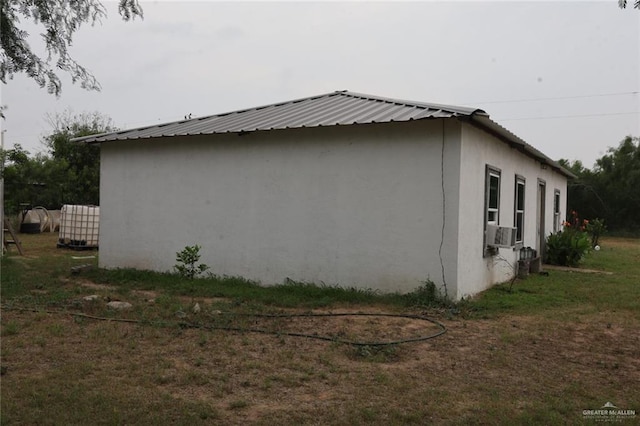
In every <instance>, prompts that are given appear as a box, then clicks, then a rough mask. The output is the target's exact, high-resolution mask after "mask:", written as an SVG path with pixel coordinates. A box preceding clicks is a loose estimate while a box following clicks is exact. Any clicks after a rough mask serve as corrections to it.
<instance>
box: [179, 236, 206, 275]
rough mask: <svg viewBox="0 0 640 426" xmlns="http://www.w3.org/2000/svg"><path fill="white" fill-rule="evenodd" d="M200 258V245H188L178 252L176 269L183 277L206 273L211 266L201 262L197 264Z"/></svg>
mask: <svg viewBox="0 0 640 426" xmlns="http://www.w3.org/2000/svg"><path fill="white" fill-rule="evenodd" d="M199 260H200V246H199V245H197V244H196V245H195V246H186V247H185V248H184V249H182V251H179V252H177V253H176V262H178V263H177V264H176V265H174V269H175V270H176V271H177V272H178V274H179V275H180V276H181V277H183V278H188V279H194V278H196V277H198V276H199V275H201V274H204V273H205V272H206V271H207V270H208V269H209V266H207V265H205V264H204V263H201V264H199V265H196V263H198V261H199Z"/></svg>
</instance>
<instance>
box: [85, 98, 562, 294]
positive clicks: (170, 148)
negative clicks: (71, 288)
mask: <svg viewBox="0 0 640 426" xmlns="http://www.w3.org/2000/svg"><path fill="white" fill-rule="evenodd" d="M80 140H81V141H83V142H85V143H99V144H100V146H101V183H100V200H101V202H100V207H101V224H100V266H102V267H106V268H121V267H122V268H124V267H134V268H141V269H151V270H157V271H169V270H171V269H172V266H173V265H174V264H175V254H176V252H177V251H180V250H181V249H182V248H184V247H185V246H186V245H193V244H199V245H200V246H201V247H202V249H201V253H202V255H203V257H202V259H201V261H202V262H203V263H206V264H208V265H209V266H210V267H211V268H212V271H213V272H214V273H216V274H220V275H223V274H225V275H239V276H243V277H245V278H248V279H252V280H257V281H260V282H261V283H263V284H274V283H281V282H283V281H284V280H285V279H287V278H289V279H292V280H295V281H305V282H315V283H325V284H329V285H333V284H338V285H341V286H345V287H363V288H371V289H379V290H381V291H400V292H407V291H411V290H413V289H415V288H416V287H418V286H420V285H421V284H422V282H423V281H425V280H427V279H430V280H432V281H433V282H435V283H436V284H437V285H438V287H440V288H443V289H444V288H445V286H446V291H447V294H448V296H449V297H451V298H453V299H459V298H461V297H464V296H467V295H472V294H474V293H477V292H479V291H481V290H483V289H486V288H487V287H489V286H491V285H492V284H494V283H498V282H503V281H506V280H508V279H510V277H511V276H512V275H513V273H514V266H515V264H516V263H517V260H518V254H519V248H520V247H523V246H525V247H526V246H530V247H533V248H535V249H538V250H540V249H541V248H542V247H543V240H544V237H545V236H546V235H548V234H549V233H550V232H552V231H553V230H554V229H555V228H556V227H558V226H559V221H560V218H564V217H565V205H566V192H567V191H566V187H567V186H566V185H567V178H568V177H570V176H571V174H570V173H569V172H567V171H566V170H564V169H562V167H560V166H559V165H558V164H557V163H555V162H554V161H552V160H551V159H549V158H548V157H546V156H545V155H544V154H542V153H540V152H539V151H537V150H536V149H534V148H533V147H531V146H530V145H528V144H526V143H525V142H524V141H522V140H521V139H519V138H518V137H517V136H515V135H513V134H512V133H510V132H509V131H508V130H506V129H505V128H503V127H501V126H499V125H498V124H497V123H495V122H493V121H492V120H491V119H490V118H489V116H488V115H487V114H486V113H485V112H484V111H482V110H477V109H470V108H461V107H453V106H443V105H433V104H426V103H419V102H411V101H401V100H395V99H387V98H380V97H376V96H370V95H362V94H357V93H351V92H334V93H329V94H325V95H320V96H314V97H309V98H304V99H299V100H295V101H289V102H283V103H279V104H274V105H268V106H264V107H258V108H251V109H247V110H242V111H236V112H232V113H227V114H220V115H214V116H210V117H201V118H194V119H189V120H184V121H180V122H175V123H168V124H164V125H155V126H150V127H145V128H139V129H133V130H125V131H120V132H116V133H110V134H103V135H96V136H90V137H87V138H83V139H80ZM490 224H497V225H500V226H507V227H516V228H517V240H518V241H517V244H516V246H515V247H513V248H497V249H490V248H487V241H486V230H487V226H488V225H490Z"/></svg>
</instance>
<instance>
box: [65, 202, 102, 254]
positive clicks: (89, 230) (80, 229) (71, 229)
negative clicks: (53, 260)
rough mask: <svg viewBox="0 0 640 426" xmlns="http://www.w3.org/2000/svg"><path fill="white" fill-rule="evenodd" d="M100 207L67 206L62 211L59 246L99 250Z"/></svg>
mask: <svg viewBox="0 0 640 426" xmlns="http://www.w3.org/2000/svg"><path fill="white" fill-rule="evenodd" d="M99 231H100V207H98V206H78V205H70V204H65V205H64V206H62V209H61V210H60V233H59V235H58V246H65V247H70V248H79V249H82V248H97V247H98V234H99Z"/></svg>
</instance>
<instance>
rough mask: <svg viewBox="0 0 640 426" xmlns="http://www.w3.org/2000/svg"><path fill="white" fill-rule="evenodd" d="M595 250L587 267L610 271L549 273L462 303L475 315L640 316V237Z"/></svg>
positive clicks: (489, 291)
mask: <svg viewBox="0 0 640 426" xmlns="http://www.w3.org/2000/svg"><path fill="white" fill-rule="evenodd" d="M606 241H607V240H606V239H605V240H604V243H603V248H602V250H600V251H597V252H596V251H593V252H591V253H589V254H588V255H587V256H586V258H585V259H584V261H583V263H582V265H581V268H582V269H595V270H602V271H607V272H612V273H613V274H612V275H608V274H596V273H583V272H569V271H555V270H552V271H548V273H549V275H548V276H545V275H532V276H530V277H528V278H527V279H524V280H518V281H516V283H515V284H514V285H513V288H512V289H511V291H509V287H510V286H509V284H502V285H496V286H494V287H492V288H490V289H489V290H487V291H485V292H483V293H482V294H480V295H479V296H477V297H476V298H474V299H473V300H470V301H465V302H462V303H460V306H461V307H463V308H464V309H465V310H466V312H467V313H469V314H470V315H472V316H479V317H485V318H486V317H494V316H498V315H503V314H507V313H508V314H532V313H538V314H539V313H544V312H546V313H547V314H553V315H563V313H565V312H567V311H572V310H578V311H579V312H599V311H608V310H620V311H627V312H629V313H631V314H635V315H638V314H640V241H637V240H636V241H634V240H629V242H628V243H626V244H624V245H622V246H616V247H615V248H614V247H611V246H607V242H606Z"/></svg>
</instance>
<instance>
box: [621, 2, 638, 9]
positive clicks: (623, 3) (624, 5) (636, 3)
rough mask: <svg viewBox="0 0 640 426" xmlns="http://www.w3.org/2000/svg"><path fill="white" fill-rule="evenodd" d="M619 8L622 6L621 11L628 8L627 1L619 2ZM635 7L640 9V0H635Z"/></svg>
mask: <svg viewBox="0 0 640 426" xmlns="http://www.w3.org/2000/svg"><path fill="white" fill-rule="evenodd" d="M618 6H620V9H624V8H626V7H627V0H618ZM633 7H634V8H636V9H640V0H635V2H634V3H633Z"/></svg>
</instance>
